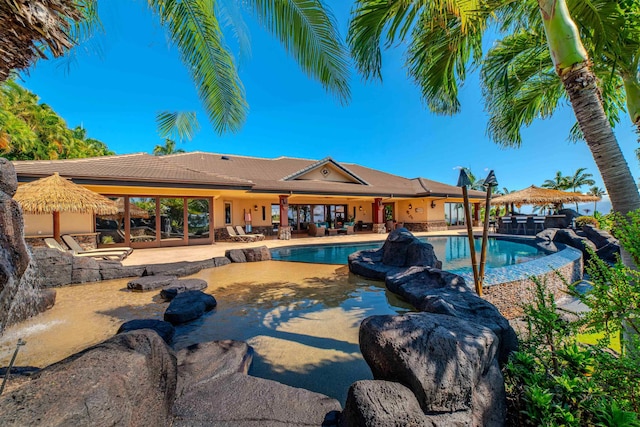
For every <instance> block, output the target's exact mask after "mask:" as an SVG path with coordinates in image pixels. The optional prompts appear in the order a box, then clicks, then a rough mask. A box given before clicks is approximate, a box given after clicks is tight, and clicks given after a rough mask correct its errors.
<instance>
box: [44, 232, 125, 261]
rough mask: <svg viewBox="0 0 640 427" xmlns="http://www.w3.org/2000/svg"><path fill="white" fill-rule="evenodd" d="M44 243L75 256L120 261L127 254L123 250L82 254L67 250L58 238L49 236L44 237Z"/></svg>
mask: <svg viewBox="0 0 640 427" xmlns="http://www.w3.org/2000/svg"><path fill="white" fill-rule="evenodd" d="M44 243H45V244H46V245H47V246H48V247H50V248H51V249H57V250H59V251H60V252H64V253H66V254H70V255H73V256H77V257H90V258H96V259H103V260H118V261H122V260H123V259H124V257H125V256H126V255H124V256H123V253H122V251H120V252H100V253H99V254H92V253H81V254H77V253H75V252H74V251H71V250H67V249H66V248H65V247H64V246H62V245H61V244H60V243H58V241H57V240H56V239H53V238H51V237H47V238H45V239H44Z"/></svg>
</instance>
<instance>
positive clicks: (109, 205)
mask: <svg viewBox="0 0 640 427" xmlns="http://www.w3.org/2000/svg"><path fill="white" fill-rule="evenodd" d="M14 199H15V200H16V201H17V202H18V203H19V204H20V206H22V210H23V211H24V212H26V213H30V214H50V213H54V212H75V213H87V212H93V213H96V214H98V215H111V214H116V213H118V206H117V205H116V204H115V202H113V201H111V200H109V199H107V198H106V197H104V196H101V195H100V194H98V193H94V192H93V191H91V190H87V189H86V188H84V187H82V186H80V185H77V184H74V183H72V182H71V181H69V180H68V179H65V178H62V177H61V176H60V175H59V174H58V173H54V174H53V175H51V176H49V177H47V178H42V179H39V180H37V181H33V182H30V183H27V184H24V185H21V186H19V187H18V191H17V192H16V194H15V196H14Z"/></svg>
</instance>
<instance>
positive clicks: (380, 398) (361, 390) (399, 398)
mask: <svg viewBox="0 0 640 427" xmlns="http://www.w3.org/2000/svg"><path fill="white" fill-rule="evenodd" d="M431 425H432V424H429V423H428V422H427V418H426V416H425V414H424V412H422V409H421V408H420V404H419V403H418V401H417V400H416V397H415V395H414V394H413V392H412V391H411V390H409V389H408V388H406V387H405V386H403V385H402V384H399V383H394V382H388V381H371V380H365V381H358V382H355V383H353V384H352V385H351V387H350V388H349V394H348V395H347V403H346V404H345V406H344V411H342V415H341V416H340V426H341V427H352V426H366V427H405V426H431ZM449 425H450V424H449Z"/></svg>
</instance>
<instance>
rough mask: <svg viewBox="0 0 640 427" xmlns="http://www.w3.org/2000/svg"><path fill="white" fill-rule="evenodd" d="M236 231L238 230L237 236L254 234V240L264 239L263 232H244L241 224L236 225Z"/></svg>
mask: <svg viewBox="0 0 640 427" xmlns="http://www.w3.org/2000/svg"><path fill="white" fill-rule="evenodd" d="M236 231H237V232H238V236H255V237H256V240H264V234H262V233H251V234H247V233H245V232H244V228H242V226H241V225H236Z"/></svg>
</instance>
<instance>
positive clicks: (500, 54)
mask: <svg viewBox="0 0 640 427" xmlns="http://www.w3.org/2000/svg"><path fill="white" fill-rule="evenodd" d="M519 3H520V4H519V6H518V7H519V9H520V10H519V13H521V14H526V18H525V19H505V21H504V23H503V25H502V28H501V29H502V31H503V34H505V35H504V37H503V38H502V39H501V40H499V41H498V42H496V43H494V46H493V47H492V48H491V49H490V50H489V51H488V52H487V54H486V56H485V58H484V60H483V62H482V71H481V78H482V85H483V89H484V93H485V102H486V106H487V110H488V112H489V123H488V126H487V133H488V134H489V135H490V136H491V138H492V139H493V140H494V141H496V142H497V143H499V144H501V145H505V146H519V145H520V144H521V143H522V137H521V129H522V128H523V127H525V126H529V125H530V124H531V123H532V122H533V121H534V120H535V119H537V118H539V117H542V118H545V117H550V116H551V115H552V114H553V113H554V111H555V110H556V109H557V107H558V106H559V105H561V104H562V102H561V101H562V100H563V98H566V91H565V90H564V87H563V85H562V82H561V81H560V80H559V79H557V78H556V76H555V74H556V72H555V69H554V65H553V62H552V59H551V53H550V51H549V49H548V48H547V41H546V37H545V34H544V28H543V24H542V17H541V15H540V14H539V13H537V10H535V9H537V8H538V5H537V4H535V3H534V2H531V1H529V2H519ZM591 3H592V4H593V7H589V6H588V4H587V3H585V2H581V1H576V0H568V4H569V7H570V9H571V10H572V12H573V15H574V17H575V21H576V22H579V23H580V33H581V36H582V37H583V40H584V41H585V42H586V43H585V44H586V48H587V51H588V52H589V55H590V56H591V57H594V58H598V60H597V61H596V63H595V64H594V66H593V71H594V73H596V75H597V76H598V78H599V80H600V89H601V91H602V98H603V106H604V108H605V111H606V113H607V116H608V118H609V121H610V123H611V125H615V124H616V123H618V122H619V115H620V113H621V112H622V111H623V110H624V104H625V96H626V100H627V105H628V108H627V109H628V111H629V114H630V117H631V120H632V121H633V122H634V123H636V122H638V120H639V119H640V91H638V90H637V89H638V87H639V86H638V83H637V81H638V80H637V73H633V72H632V70H634V69H635V70H637V68H638V56H640V53H639V52H640V50H639V49H640V34H638V30H639V29H640V28H638V26H637V25H627V24H625V21H628V22H632V21H634V20H637V16H638V11H639V9H640V5H639V4H638V3H637V2H635V3H633V2H628V4H626V5H625V4H624V3H623V2H617V1H613V0H596V1H595V2H591ZM523 4H526V5H525V6H523ZM523 9H524V10H523ZM532 9H534V11H535V12H536V13H533V12H532ZM525 10H527V12H525ZM517 14H518V13H516V15H517ZM634 15H635V16H634ZM634 67H635V68H634ZM625 82H626V83H625ZM634 89H635V90H634ZM634 94H635V95H634ZM633 112H635V113H633ZM638 123H639V124H640V122H638ZM570 138H571V139H572V140H579V139H582V134H581V132H580V128H579V126H578V125H577V124H576V125H574V126H573V128H572V130H571V134H570Z"/></svg>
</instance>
